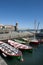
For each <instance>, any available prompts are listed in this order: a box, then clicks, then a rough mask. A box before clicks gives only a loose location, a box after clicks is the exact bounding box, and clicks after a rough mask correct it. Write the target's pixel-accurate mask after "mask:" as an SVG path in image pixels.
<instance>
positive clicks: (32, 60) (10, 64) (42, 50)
mask: <svg viewBox="0 0 43 65" xmlns="http://www.w3.org/2000/svg"><path fill="white" fill-rule="evenodd" d="M2 58H3V59H4V60H5V61H6V63H7V65H43V44H39V45H38V46H33V52H32V53H29V52H24V53H23V58H24V61H23V62H21V61H19V60H17V59H16V58H14V57H13V58H5V57H3V56H2Z"/></svg>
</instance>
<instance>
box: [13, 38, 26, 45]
mask: <svg viewBox="0 0 43 65" xmlns="http://www.w3.org/2000/svg"><path fill="white" fill-rule="evenodd" d="M13 41H15V42H18V43H23V44H24V43H26V42H25V41H22V40H19V39H13Z"/></svg>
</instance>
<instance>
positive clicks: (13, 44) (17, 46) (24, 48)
mask: <svg viewBox="0 0 43 65" xmlns="http://www.w3.org/2000/svg"><path fill="white" fill-rule="evenodd" d="M8 43H9V44H10V45H12V46H14V47H15V48H18V49H20V50H29V51H30V52H32V49H33V48H32V47H31V46H27V45H24V44H21V43H18V42H15V41H13V40H8Z"/></svg>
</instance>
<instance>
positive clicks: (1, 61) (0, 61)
mask: <svg viewBox="0 0 43 65" xmlns="http://www.w3.org/2000/svg"><path fill="white" fill-rule="evenodd" d="M0 65H7V63H6V62H5V61H4V59H3V58H2V57H1V56H0Z"/></svg>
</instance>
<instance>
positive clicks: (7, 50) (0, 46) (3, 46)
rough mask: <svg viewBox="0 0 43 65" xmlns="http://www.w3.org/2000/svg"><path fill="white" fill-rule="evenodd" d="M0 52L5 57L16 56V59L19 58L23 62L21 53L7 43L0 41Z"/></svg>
mask: <svg viewBox="0 0 43 65" xmlns="http://www.w3.org/2000/svg"><path fill="white" fill-rule="evenodd" d="M0 50H1V52H2V53H4V54H5V55H7V56H16V57H17V58H18V57H20V59H21V60H22V61H23V58H21V57H22V52H21V51H19V50H18V49H16V48H15V47H12V46H11V45H9V44H7V43H4V42H1V41H0Z"/></svg>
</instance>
